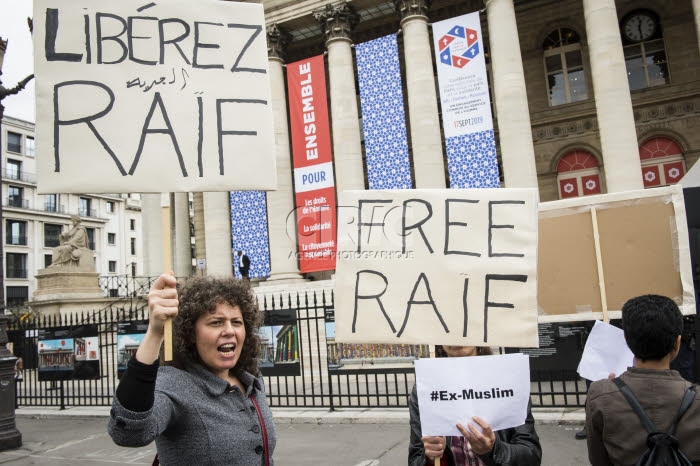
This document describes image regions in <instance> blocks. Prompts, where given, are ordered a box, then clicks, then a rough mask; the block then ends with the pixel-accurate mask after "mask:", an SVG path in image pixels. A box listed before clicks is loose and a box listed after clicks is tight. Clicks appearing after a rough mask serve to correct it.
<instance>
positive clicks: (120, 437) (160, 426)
mask: <svg viewBox="0 0 700 466" xmlns="http://www.w3.org/2000/svg"><path fill="white" fill-rule="evenodd" d="M239 380H240V381H241V383H242V384H243V385H244V386H246V387H248V389H247V393H246V394H245V395H244V394H243V393H241V391H240V390H239V389H238V388H237V387H234V388H233V390H231V391H227V388H228V383H227V382H226V381H225V380H223V379H221V378H219V377H217V376H216V375H215V374H213V373H212V372H210V371H208V370H206V369H204V368H203V367H201V366H198V365H193V366H191V367H188V368H187V370H180V369H176V368H174V367H161V368H160V369H159V370H158V377H157V379H156V387H155V403H154V405H153V407H152V408H151V410H150V411H145V412H142V413H139V412H134V411H129V410H128V409H126V408H124V407H123V406H122V405H121V404H120V403H119V400H117V397H116V396H115V397H114V401H113V403H112V410H111V417H110V419H109V425H108V428H107V430H108V432H109V435H110V436H111V437H112V439H113V440H114V442H115V443H116V444H117V445H121V446H126V447H141V446H145V445H148V444H149V443H151V442H152V441H153V440H155V441H156V447H157V449H158V458H159V460H160V463H161V464H162V465H164V466H171V465H188V466H189V465H193V464H196V465H212V466H213V465H227V466H230V465H240V466H251V465H264V464H265V454H264V449H263V437H262V431H261V428H260V423H259V421H258V416H257V413H256V410H255V406H254V405H253V402H252V401H251V399H250V396H251V395H254V396H255V399H256V401H257V402H258V405H259V406H260V410H261V412H262V416H263V419H264V421H265V425H266V427H267V435H268V449H269V456H270V464H271V465H272V464H273V462H272V453H273V451H274V449H275V439H276V436H275V426H274V424H273V421H272V412H271V411H270V408H269V406H268V405H267V400H266V398H265V391H264V384H263V380H262V377H258V378H255V377H253V376H252V375H251V374H249V373H248V372H243V373H242V374H241V375H240V376H239Z"/></svg>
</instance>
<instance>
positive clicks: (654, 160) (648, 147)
mask: <svg viewBox="0 0 700 466" xmlns="http://www.w3.org/2000/svg"><path fill="white" fill-rule="evenodd" d="M639 158H640V160H641V163H642V178H643V181H644V187H645V188H655V187H657V186H667V185H670V184H676V183H678V182H679V181H680V180H681V178H683V175H685V159H684V157H683V150H682V149H681V147H680V146H679V145H678V143H677V142H676V141H674V140H672V139H669V138H665V137H656V138H652V139H649V140H648V141H646V142H645V143H644V144H642V145H641V147H640V148H639Z"/></svg>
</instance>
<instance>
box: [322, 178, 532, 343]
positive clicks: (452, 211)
mask: <svg viewBox="0 0 700 466" xmlns="http://www.w3.org/2000/svg"><path fill="white" fill-rule="evenodd" d="M537 196H538V195H537V190H536V189H471V190H466V189H465V190H455V189H450V190H420V189H419V190H411V191H401V190H393V191H345V192H343V193H341V202H340V204H339V206H340V207H339V208H338V225H339V232H338V248H339V249H338V265H337V269H336V300H337V301H336V308H335V311H336V315H335V323H336V328H335V337H336V341H338V342H343V343H390V344H397V343H398V344H447V345H474V346H518V347H536V346H537V199H538V197H537Z"/></svg>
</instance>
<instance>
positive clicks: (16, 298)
mask: <svg viewBox="0 0 700 466" xmlns="http://www.w3.org/2000/svg"><path fill="white" fill-rule="evenodd" d="M27 301H29V287H28V286H8V287H7V307H21V306H24V305H25V304H26V303H27Z"/></svg>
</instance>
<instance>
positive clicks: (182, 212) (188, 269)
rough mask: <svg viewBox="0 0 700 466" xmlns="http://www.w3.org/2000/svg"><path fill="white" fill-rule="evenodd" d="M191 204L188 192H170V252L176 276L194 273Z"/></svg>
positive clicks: (186, 275)
mask: <svg viewBox="0 0 700 466" xmlns="http://www.w3.org/2000/svg"><path fill="white" fill-rule="evenodd" d="M191 244H192V243H191V240H190V206H189V199H188V195H187V193H171V194H170V247H171V250H170V254H171V255H172V262H171V264H172V266H173V272H175V276H176V277H178V278H179V277H189V276H190V275H192V250H191V249H190V248H191Z"/></svg>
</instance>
